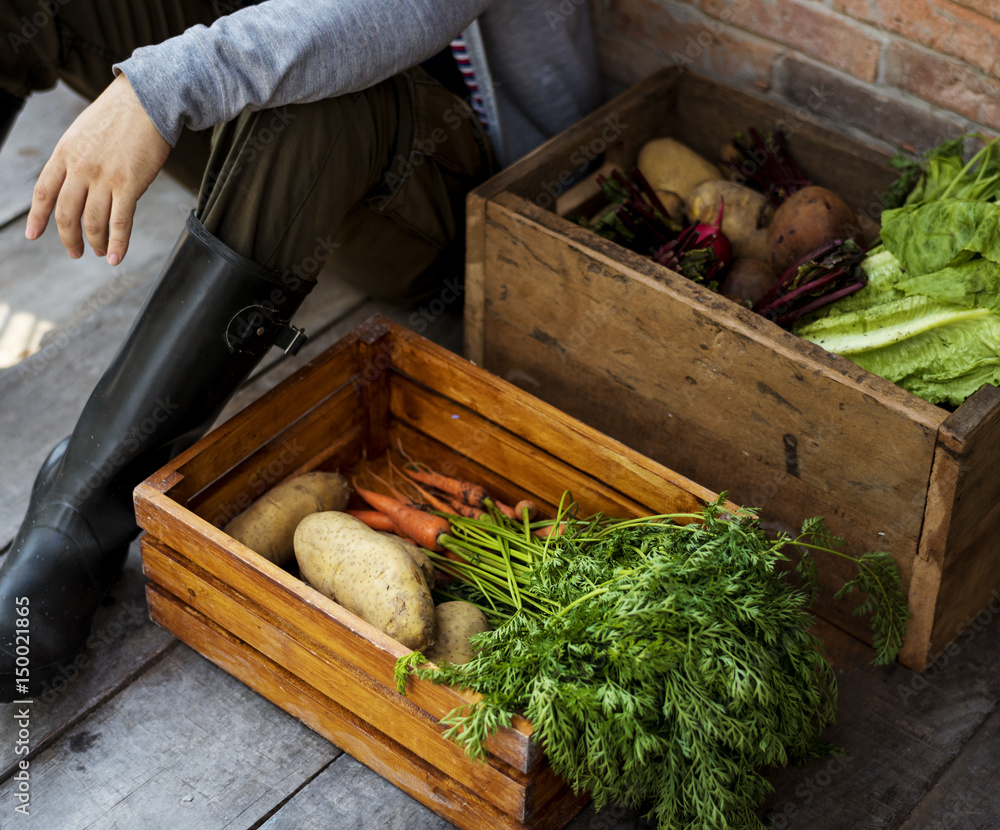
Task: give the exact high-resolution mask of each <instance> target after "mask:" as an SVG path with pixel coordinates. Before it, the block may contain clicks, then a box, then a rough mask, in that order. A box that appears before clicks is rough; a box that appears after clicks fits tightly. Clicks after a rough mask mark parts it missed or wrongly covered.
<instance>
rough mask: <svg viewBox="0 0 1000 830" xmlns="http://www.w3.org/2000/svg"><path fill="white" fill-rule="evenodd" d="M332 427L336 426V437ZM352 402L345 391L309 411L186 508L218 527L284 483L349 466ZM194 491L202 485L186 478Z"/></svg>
mask: <svg viewBox="0 0 1000 830" xmlns="http://www.w3.org/2000/svg"><path fill="white" fill-rule="evenodd" d="M331 416H332V418H333V421H332V422H333V423H335V424H338V425H342V426H339V427H338V429H337V431H336V432H335V433H333V432H331V430H330V423H331ZM359 421H360V417H359V410H358V405H357V398H356V396H355V394H354V392H353V391H352V390H351V389H350V388H345V389H343V390H341V391H340V392H338V393H337V394H336V395H335V396H334V397H333V398H332V399H331V400H330V405H329V406H328V407H324V409H323V410H322V411H319V412H317V411H316V410H313V411H312V412H311V413H309V414H307V415H306V416H305V417H304V418H302V419H300V420H299V421H298V422H297V423H296V424H293V425H292V427H290V428H289V430H288V431H285V432H279V433H278V434H277V435H275V436H274V437H273V438H271V439H269V440H267V441H265V442H264V443H262V444H261V445H260V449H258V450H256V451H255V452H252V453H251V454H250V455H248V456H247V457H246V458H245V459H243V460H242V461H240V462H239V463H238V464H236V465H234V466H233V467H232V468H231V469H229V470H226V471H220V473H225V475H220V476H219V477H218V478H216V479H215V480H213V481H211V482H210V483H209V484H208V485H207V486H205V487H202V488H201V489H199V490H198V491H197V492H196V493H194V494H193V495H191V496H190V497H189V498H188V499H187V503H188V507H190V508H191V510H193V511H195V512H196V513H198V515H200V516H204V517H205V518H207V519H208V520H209V521H211V522H212V524H214V525H216V526H217V527H222V526H223V525H224V524H225V523H226V522H228V521H229V520H230V519H232V518H233V517H234V516H235V515H236V514H237V513H240V512H242V511H243V510H246V508H248V507H249V506H250V504H251V503H252V502H254V501H255V500H256V499H258V498H260V497H261V496H262V495H264V493H266V492H267V491H268V490H270V489H271V488H272V487H274V486H275V485H276V484H279V483H280V482H281V481H283V480H284V479H286V478H290V477H292V476H296V475H300V474H302V473H304V472H308V471H309V470H312V469H315V468H316V467H317V466H318V465H319V464H320V463H324V464H325V465H326V466H327V467H329V462H330V461H331V459H333V461H334V464H333V466H334V467H337V466H340V465H346V464H349V463H353V461H354V460H356V459H357V458H358V457H359V455H360V453H361V449H362V443H361V424H360V423H359ZM191 480H192V482H193V486H197V485H200V484H201V483H202V482H201V481H195V480H194V479H191Z"/></svg>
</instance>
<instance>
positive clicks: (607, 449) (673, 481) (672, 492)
mask: <svg viewBox="0 0 1000 830" xmlns="http://www.w3.org/2000/svg"><path fill="white" fill-rule="evenodd" d="M397 342H399V343H400V346H401V347H400V348H399V349H397V350H396V353H395V356H394V365H395V366H396V368H398V369H399V371H400V372H404V373H406V374H408V375H410V376H412V377H415V378H419V379H420V380H421V382H423V383H427V384H428V385H429V386H431V387H433V388H434V389H436V390H438V391H439V392H441V393H443V394H445V395H447V396H448V397H449V398H450V399H451V400H453V401H455V402H456V403H458V404H460V405H462V406H464V407H467V408H468V409H470V410H472V411H473V412H475V413H477V414H479V415H481V416H483V417H484V418H488V419H489V420H491V421H493V422H495V423H498V424H503V425H504V427H505V428H506V429H508V430H510V431H511V432H513V433H516V434H517V435H520V436H521V437H523V438H524V439H525V440H527V441H529V442H531V443H532V444H535V445H536V446H538V447H539V448H541V449H542V450H544V451H545V452H548V453H550V454H552V455H553V456H555V457H556V458H559V459H562V460H563V461H565V462H566V463H568V464H571V465H572V464H574V460H576V466H578V467H580V465H581V464H582V462H581V461H580V459H583V458H586V459H587V461H586V467H585V472H586V473H587V474H588V475H591V476H593V477H595V478H596V479H598V480H599V481H604V482H608V483H612V482H614V483H615V486H616V487H617V488H618V489H619V490H621V491H622V492H628V493H629V494H630V495H631V496H632V497H633V498H635V499H637V500H639V501H642V502H643V503H645V504H647V505H650V506H651V507H652V509H654V510H656V509H659V508H658V507H657V505H659V504H665V505H669V506H671V507H673V508H674V509H679V508H680V506H681V505H687V507H685V509H690V510H696V509H697V508H698V506H699V505H700V504H704V503H705V502H708V501H711V500H713V499H714V498H715V493H713V492H711V491H710V490H708V489H707V488H705V487H702V486H701V485H700V484H698V483H696V482H694V481H692V480H690V479H687V478H685V477H684V476H681V475H679V474H677V473H675V472H674V471H673V470H671V469H669V468H666V467H664V466H662V465H661V464H658V463H656V462H655V461H654V460H651V459H649V458H645V457H644V456H642V455H640V454H639V453H637V452H635V451H634V450H632V449H630V448H629V447H627V446H626V445H625V444H623V443H620V442H619V441H617V440H614V437H613V436H612V437H611V438H609V437H608V436H607V435H603V434H602V433H600V432H598V431H597V430H595V429H594V428H592V427H590V426H588V425H587V424H585V423H583V422H581V421H578V420H576V419H575V418H572V417H570V416H568V415H566V413H565V412H562V411H561V410H559V409H557V408H556V407H554V406H552V405H550V404H549V403H547V402H545V401H544V400H543V399H540V398H539V397H536V396H535V395H532V394H528V393H525V391H524V390H522V389H518V388H517V387H516V386H515V385H514V384H512V383H509V382H507V381H505V380H502V379H500V378H498V377H497V376H496V375H494V374H492V373H490V372H486V371H481V370H472V367H470V366H469V364H468V362H466V361H464V360H462V359H461V358H459V357H457V356H455V355H451V354H448V353H446V352H444V351H443V350H440V349H438V348H436V347H435V346H434V345H433V344H428V343H426V342H420V341H418V340H417V339H416V338H415V336H414V335H412V334H410V333H408V332H406V331H400V332H397ZM404 344H405V346H406V347H405V348H404V347H403V346H404Z"/></svg>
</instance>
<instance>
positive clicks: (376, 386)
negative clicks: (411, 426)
mask: <svg viewBox="0 0 1000 830" xmlns="http://www.w3.org/2000/svg"><path fill="white" fill-rule="evenodd" d="M392 347H393V339H392V335H391V333H390V331H389V329H388V328H386V327H385V326H383V325H381V324H380V323H379V322H377V321H370V322H369V323H367V324H366V325H365V326H364V327H363V328H362V329H361V330H360V331H359V343H358V378H357V380H356V381H355V384H354V388H355V391H356V393H357V399H356V400H357V403H356V405H357V407H358V410H359V412H360V417H361V423H362V428H363V429H362V440H363V442H364V450H365V457H366V458H378V457H379V456H380V455H382V453H384V452H385V451H386V450H387V449H388V448H389V379H390V377H391V371H390V370H391V369H392V352H393V348H392Z"/></svg>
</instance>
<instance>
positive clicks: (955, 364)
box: [794, 248, 1000, 406]
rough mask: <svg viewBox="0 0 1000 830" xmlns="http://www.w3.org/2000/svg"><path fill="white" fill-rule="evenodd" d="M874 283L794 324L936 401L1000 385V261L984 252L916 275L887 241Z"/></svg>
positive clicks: (874, 258)
mask: <svg viewBox="0 0 1000 830" xmlns="http://www.w3.org/2000/svg"><path fill="white" fill-rule="evenodd" d="M861 267H862V268H863V269H864V270H865V272H866V273H867V274H868V280H869V281H868V285H867V286H866V287H865V288H863V289H861V290H860V291H858V292H857V293H855V294H853V295H852V296H851V297H848V298H846V299H845V300H843V301H840V302H838V303H835V304H833V305H831V306H828V307H827V308H826V309H824V311H823V312H820V313H819V314H817V315H815V316H813V317H812V318H810V319H809V320H804V321H803V322H802V324H800V325H799V326H797V327H796V328H795V329H794V331H795V333H796V334H797V335H799V336H800V337H804V338H805V339H807V340H811V341H813V342H815V343H817V344H819V345H820V346H822V347H823V348H825V349H826V350H827V351H830V352H834V353H836V354H840V355H843V356H844V357H847V358H849V359H850V360H852V361H854V362H855V363H857V364H858V365H859V366H861V367H863V368H864V369H867V370H868V371H870V372H873V373H875V374H877V375H881V376H882V377H884V378H887V379H888V380H891V381H893V382H894V383H896V384H898V385H899V386H902V387H903V388H904V389H908V390H909V391H910V392H912V393H913V394H915V395H918V396H919V397H921V398H924V399H925V400H928V401H930V402H931V403H948V404H953V405H956V406H957V405H958V404H960V403H961V402H962V401H964V400H965V399H966V398H967V397H968V396H969V395H971V394H972V393H973V392H975V391H976V390H977V389H978V388H979V387H980V386H982V385H983V384H986V383H991V384H995V385H1000V264H997V263H995V262H991V261H990V260H988V259H985V258H983V257H978V258H976V259H971V260H968V261H965V262H960V263H959V264H957V265H952V266H949V267H946V268H942V269H940V270H938V271H935V272H932V273H929V274H919V275H916V276H910V275H908V274H906V273H905V272H904V271H903V269H902V268H901V267H900V264H899V261H898V260H897V259H896V257H895V256H893V254H892V253H891V252H890V251H888V250H886V249H884V248H883V249H879V250H878V251H877V252H874V253H873V254H872V255H871V256H869V257H868V258H867V259H866V260H865V261H864V262H863V263H862V266H861Z"/></svg>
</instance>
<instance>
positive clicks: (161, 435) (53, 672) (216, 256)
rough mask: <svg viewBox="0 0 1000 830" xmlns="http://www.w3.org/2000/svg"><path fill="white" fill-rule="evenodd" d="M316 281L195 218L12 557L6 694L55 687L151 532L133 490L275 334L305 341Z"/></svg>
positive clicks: (0, 663) (196, 430)
mask: <svg viewBox="0 0 1000 830" xmlns="http://www.w3.org/2000/svg"><path fill="white" fill-rule="evenodd" d="M312 286H313V283H312V282H309V281H305V280H302V279H300V278H298V277H295V276H292V275H290V274H288V275H282V274H281V273H279V272H276V271H272V270H270V269H266V268H263V267H261V266H259V265H257V264H256V263H254V262H252V261H250V260H247V259H245V258H244V257H242V256H240V255H239V254H237V253H236V252H235V251H233V250H231V249H230V248H228V247H226V246H225V245H223V244H222V243H221V242H220V241H219V240H217V239H216V238H214V237H213V236H212V235H211V234H209V233H208V232H207V231H206V230H205V228H204V227H202V225H201V223H200V222H198V221H197V220H196V219H195V218H194V216H191V217H190V218H189V219H188V223H187V227H186V229H185V231H184V234H183V235H182V236H181V238H180V240H179V241H178V243H177V245H176V247H175V248H174V251H173V253H172V254H171V256H170V259H169V261H168V262H167V265H166V266H165V267H164V269H163V272H162V273H161V274H160V277H159V280H158V282H157V284H156V285H155V287H154V288H153V289H152V292H151V293H150V296H149V298H148V299H147V300H146V303H145V305H144V306H143V308H142V310H141V311H140V312H139V316H138V318H137V320H136V322H135V323H134V324H133V326H132V329H131V331H130V332H129V334H128V335H127V337H126V339H125V343H124V345H123V346H122V347H121V349H120V351H119V352H118V354H117V356H116V357H115V358H114V360H113V361H112V362H111V365H110V367H109V368H108V369H107V371H106V372H105V373H104V375H103V377H102V378H101V379H100V381H99V382H98V384H97V387H96V388H95V389H94V392H93V393H92V395H91V397H90V399H89V400H88V401H87V404H86V406H85V407H84V409H83V412H82V413H81V415H80V419H79V421H78V422H77V425H76V427H75V428H74V430H73V433H72V435H71V436H70V437H69V440H68V441H67V442H65V443H63V444H60V445H58V446H57V447H56V448H55V449H54V450H53V451H52V453H51V454H50V456H49V458H48V459H47V460H46V463H45V465H44V466H43V469H42V471H41V472H40V473H39V475H38V479H37V480H36V483H35V487H34V488H33V490H32V496H31V501H30V503H29V505H28V511H27V515H26V517H25V519H24V522H23V523H22V525H21V527H20V529H19V530H18V533H17V536H16V537H15V538H14V541H13V543H12V544H11V547H10V550H9V551H8V552H7V554H6V555H4V556H3V557H2V558H0V701H3V702H9V701H11V700H23V699H30V697H32V696H35V695H39V694H42V693H43V692H44V690H45V689H46V687H47V685H48V683H49V681H51V680H52V679H53V678H54V677H56V676H57V675H59V673H60V671H61V670H62V669H63V667H64V666H65V665H67V663H68V662H70V661H71V660H72V659H73V658H74V657H75V655H76V654H77V653H78V652H79V651H80V650H81V649H82V648H83V646H84V644H85V642H86V639H87V636H88V634H89V631H90V626H91V623H92V621H93V617H94V614H95V613H96V611H97V609H98V607H99V605H100V603H101V600H102V599H103V598H104V596H105V595H106V594H107V592H108V590H109V589H110V587H111V585H112V584H113V583H114V581H115V579H116V578H117V576H118V574H119V572H120V571H121V567H122V565H123V564H124V561H125V557H126V555H127V553H128V546H129V543H130V542H131V541H132V540H133V539H134V538H135V537H136V536H137V535H138V530H139V529H138V527H137V525H136V523H135V514H134V508H133V504H132V491H133V490H134V489H135V487H136V485H137V484H139V483H140V482H141V481H142V480H143V479H145V478H146V477H147V476H149V475H150V474H151V473H153V472H154V471H156V470H157V469H158V468H159V467H161V466H163V464H165V463H166V462H167V461H169V460H170V459H171V458H173V457H174V456H175V455H177V454H178V453H179V452H181V451H182V450H183V449H185V448H186V447H188V446H190V445H191V444H192V443H194V442H195V441H196V440H197V439H198V438H200V437H201V436H202V435H203V434H204V433H205V432H206V431H207V430H208V428H209V427H210V426H211V425H212V423H213V422H214V421H215V419H216V418H217V417H218V415H219V413H220V412H221V411H222V409H223V407H225V405H226V403H227V402H228V401H229V399H230V398H231V397H232V395H233V393H234V392H235V391H236V390H237V389H238V388H239V386H240V384H241V383H242V382H243V381H244V380H245V379H246V378H247V376H248V375H249V374H250V372H251V371H252V370H253V368H254V367H255V366H256V365H257V364H258V363H259V362H260V360H261V358H263V357H264V355H265V353H266V352H267V351H268V349H269V348H270V347H271V346H272V345H278V346H280V347H282V348H284V349H285V350H286V351H289V352H292V351H297V350H298V347H299V346H300V345H301V343H302V342H303V341H304V339H305V338H304V335H303V334H302V332H300V331H299V330H298V329H295V328H294V327H293V326H291V325H290V324H289V320H290V318H291V316H292V315H293V314H294V313H295V311H296V309H298V307H299V305H300V304H301V303H302V301H303V300H304V299H305V297H306V295H307V294H308V293H309V291H310V289H311V288H312Z"/></svg>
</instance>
